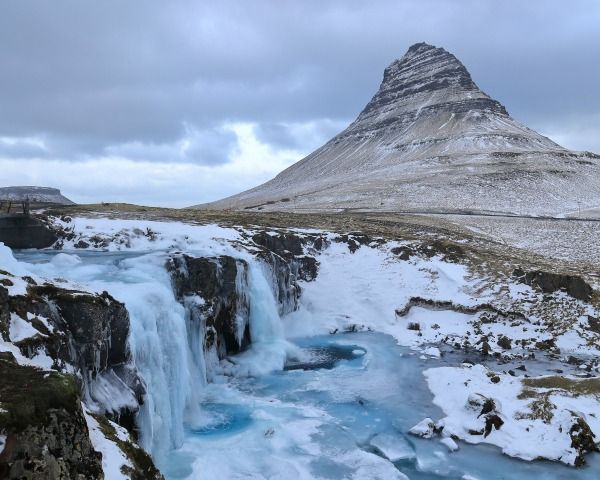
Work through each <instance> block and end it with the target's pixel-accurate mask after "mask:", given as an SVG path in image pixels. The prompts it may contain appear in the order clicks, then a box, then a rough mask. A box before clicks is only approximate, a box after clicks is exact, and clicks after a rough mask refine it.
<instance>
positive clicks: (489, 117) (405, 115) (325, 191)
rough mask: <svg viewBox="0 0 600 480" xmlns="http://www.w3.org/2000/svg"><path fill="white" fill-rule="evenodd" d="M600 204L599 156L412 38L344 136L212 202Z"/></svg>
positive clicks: (255, 205)
mask: <svg viewBox="0 0 600 480" xmlns="http://www.w3.org/2000/svg"><path fill="white" fill-rule="evenodd" d="M597 206H600V156H598V155H594V154H591V153H588V152H572V151H569V150H567V149H565V148H563V147H561V146H560V145H557V144H556V143H554V142H553V141H551V140H550V139H548V138H546V137H544V136H542V135H540V134H538V133H536V132H534V131H532V130H530V129H529V128H527V127H526V126H524V125H522V124H520V123H519V122H517V121H515V120H514V119H513V118H511V116H510V115H509V114H508V112H507V111H506V108H504V106H503V105H502V104H500V103H499V102H498V101H496V100H494V99H492V98H490V97H489V96H488V95H486V94H485V93H484V92H483V91H481V90H480V89H479V88H478V87H477V85H476V84H475V83H474V82H473V80H472V79H471V76H470V74H469V72H468V71H467V69H466V68H465V67H464V65H463V64H462V63H461V62H460V61H459V60H458V59H457V58H456V57H455V56H454V55H452V54H451V53H449V52H447V51H446V50H444V49H443V48H436V47H433V46H431V45H427V44H425V43H419V44H416V45H413V46H412V47H410V48H409V49H408V51H407V52H406V54H405V55H404V56H403V57H402V58H400V59H399V60H396V61H394V62H393V63H392V64H391V65H390V66H389V67H388V68H386V70H385V72H384V76H383V81H382V83H381V86H380V87H379V90H378V92H377V93H376V94H375V96H374V97H373V98H372V99H371V101H370V102H369V103H368V104H367V106H366V107H365V108H364V110H363V111H362V112H361V113H360V115H359V116H358V118H357V119H356V120H355V121H354V122H353V123H352V124H351V125H350V126H349V127H348V128H346V130H344V131H343V132H341V133H340V134H339V135H337V136H336V137H334V138H332V139H331V140H330V141H329V142H327V143H326V144H325V145H323V146H322V147H321V148H319V149H318V150H316V151H315V152H313V153H311V154H310V155H308V156H307V157H305V158H304V159H302V160H300V161H299V162H298V163H296V164H294V165H292V166H291V167H289V168H287V169H286V170H284V171H283V172H281V173H280V174H279V175H277V176H276V177H275V178H274V179H273V180H270V181H269V182H267V183H265V184H263V185H260V186H258V187H256V188H253V189H252V190H248V191H246V192H243V193H240V194H238V195H234V196H232V197H229V198H226V199H224V200H221V201H218V202H214V203H211V204H208V205H203V206H202V207H204V208H233V209H242V208H245V209H249V208H252V209H267V210H268V209H271V210H282V209H298V210H301V209H308V210H325V209H346V208H348V209H364V210H391V211H442V212H448V211H480V212H481V211H493V212H505V213H515V214H547V215H557V214H561V213H566V212H569V211H573V210H577V209H578V208H586V207H587V208H593V207H597Z"/></svg>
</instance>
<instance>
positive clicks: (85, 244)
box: [73, 240, 90, 248]
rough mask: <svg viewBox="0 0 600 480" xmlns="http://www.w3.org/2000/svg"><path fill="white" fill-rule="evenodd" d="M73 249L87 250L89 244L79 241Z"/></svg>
mask: <svg viewBox="0 0 600 480" xmlns="http://www.w3.org/2000/svg"><path fill="white" fill-rule="evenodd" d="M73 246H74V247H75V248H89V247H90V244H89V243H88V242H86V241H85V240H79V241H78V242H77V243H76V244H75V245H73Z"/></svg>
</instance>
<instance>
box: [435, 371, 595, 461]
mask: <svg viewBox="0 0 600 480" xmlns="http://www.w3.org/2000/svg"><path fill="white" fill-rule="evenodd" d="M424 374H425V378H426V380H427V383H428V385H429V388H430V390H431V392H432V393H433V395H434V403H435V404H436V405H438V406H439V407H440V408H441V409H442V410H443V411H444V414H445V415H446V416H445V417H444V418H443V419H442V420H441V421H440V422H439V423H440V424H441V425H443V426H444V430H443V432H444V434H445V435H456V436H457V437H458V438H461V439H463V440H465V441H467V442H470V443H489V444H492V445H496V446H498V447H500V448H501V449H502V451H503V452H504V453H505V454H507V455H510V456H513V457H518V458H521V459H523V460H535V459H537V458H545V459H549V460H557V461H561V462H563V463H566V464H568V465H573V464H574V462H575V458H576V456H577V452H576V450H575V449H574V448H572V447H571V438H570V436H569V430H570V428H571V426H572V424H573V414H572V413H571V412H577V414H578V415H581V416H582V418H584V420H585V421H586V422H588V424H589V426H590V428H591V429H592V431H594V432H596V434H597V435H598V434H600V419H598V418H596V413H595V412H597V411H598V408H600V404H599V402H598V399H597V398H596V397H594V396H593V395H592V396H589V395H579V396H572V395H568V394H566V393H565V392H562V393H561V392H560V391H558V390H556V391H552V392H549V393H550V397H549V400H550V402H551V404H553V405H554V406H555V407H554V408H552V413H553V416H552V419H551V420H550V421H548V422H546V423H545V422H544V421H543V420H541V419H539V418H532V417H531V413H532V412H531V407H530V404H531V402H532V399H531V398H519V396H520V394H521V393H522V391H523V389H524V386H523V384H522V381H521V379H520V378H517V377H512V376H510V375H507V374H503V373H498V372H494V375H496V376H498V377H499V379H500V381H499V382H498V383H493V382H492V381H491V380H490V374H491V372H490V371H489V370H488V369H487V368H486V367H484V366H482V365H474V366H472V367H467V366H462V367H439V368H431V369H428V370H426V371H425V372H424ZM542 392H543V390H542ZM478 396H479V397H481V398H488V399H493V401H494V403H495V406H496V409H497V412H498V414H499V415H500V417H501V419H502V420H503V421H504V424H503V425H502V427H501V428H500V429H499V430H495V429H493V430H492V432H491V433H490V434H489V436H487V437H484V436H483V435H473V434H471V433H469V430H480V429H482V428H483V426H484V424H485V420H484V417H483V416H480V415H479V414H480V411H479V407H477V406H475V405H477V402H475V401H474V400H473V399H474V398H477V397H478Z"/></svg>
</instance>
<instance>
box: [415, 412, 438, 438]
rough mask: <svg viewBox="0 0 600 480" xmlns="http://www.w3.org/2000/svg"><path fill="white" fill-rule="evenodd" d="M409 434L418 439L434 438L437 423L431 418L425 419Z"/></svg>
mask: <svg viewBox="0 0 600 480" xmlns="http://www.w3.org/2000/svg"><path fill="white" fill-rule="evenodd" d="M409 433H411V434H412V435H415V436H417V437H422V438H432V437H433V436H434V434H435V422H434V421H433V420H432V419H431V418H429V417H427V418H424V419H423V420H421V421H420V422H419V423H417V424H416V425H415V426H414V427H412V428H411V429H410V430H409Z"/></svg>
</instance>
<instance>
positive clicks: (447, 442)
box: [440, 437, 458, 452]
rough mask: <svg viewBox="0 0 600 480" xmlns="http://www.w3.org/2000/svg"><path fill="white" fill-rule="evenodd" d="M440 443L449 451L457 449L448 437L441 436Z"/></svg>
mask: <svg viewBox="0 0 600 480" xmlns="http://www.w3.org/2000/svg"><path fill="white" fill-rule="evenodd" d="M440 443H442V444H444V445H445V446H446V447H447V448H448V450H449V451H450V452H456V451H457V450H458V445H457V444H456V442H455V441H454V440H452V438H450V437H443V438H441V439H440Z"/></svg>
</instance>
